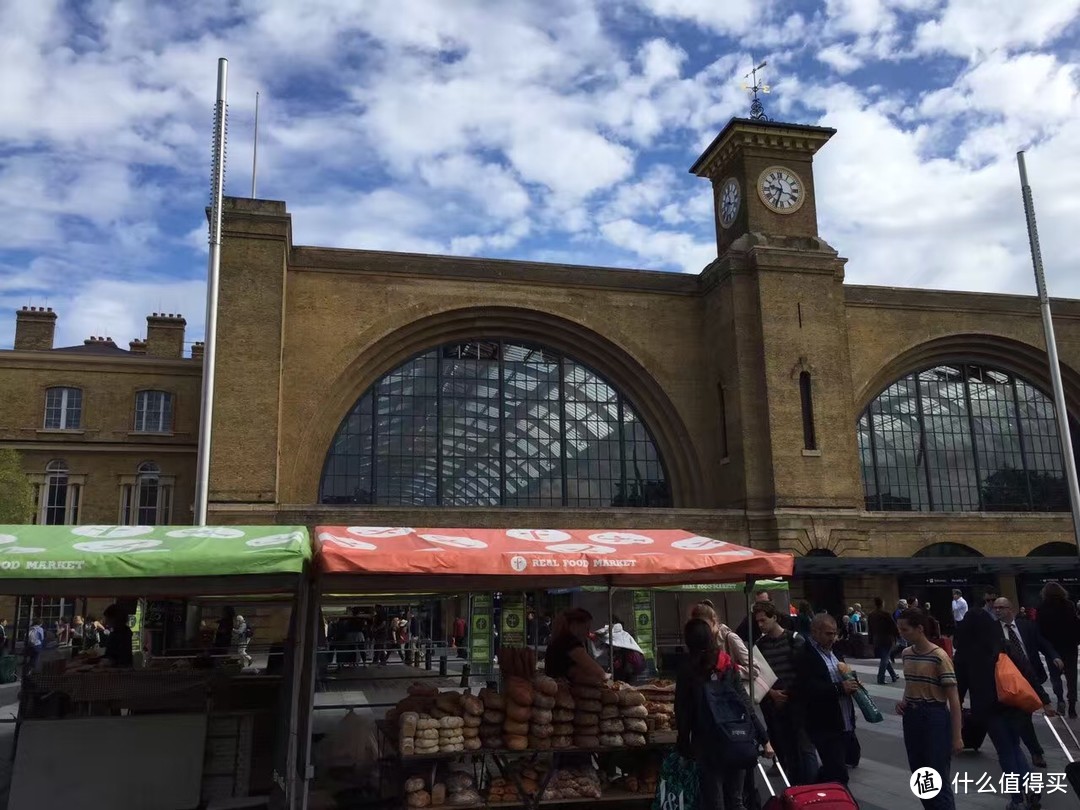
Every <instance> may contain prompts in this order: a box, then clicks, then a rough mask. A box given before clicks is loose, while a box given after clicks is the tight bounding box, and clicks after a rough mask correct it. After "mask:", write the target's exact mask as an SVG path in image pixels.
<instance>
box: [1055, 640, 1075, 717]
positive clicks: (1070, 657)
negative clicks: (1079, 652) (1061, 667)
mask: <svg viewBox="0 0 1080 810" xmlns="http://www.w3.org/2000/svg"><path fill="white" fill-rule="evenodd" d="M1058 655H1060V656H1061V660H1062V661H1064V662H1065V671H1064V672H1058V671H1057V667H1055V666H1054V662H1053V661H1050V662H1048V663H1049V667H1050V685H1051V686H1053V687H1054V697H1056V698H1057V699H1058V700H1059V701H1060V700H1061V699H1062V694H1065V695H1066V696H1067V697H1068V700H1069V705H1070V706H1075V705H1076V645H1075V644H1073V645H1069V646H1066V647H1065V648H1064V649H1062V650H1058ZM1062 677H1064V678H1065V688H1064V689H1062V686H1061V679H1062Z"/></svg>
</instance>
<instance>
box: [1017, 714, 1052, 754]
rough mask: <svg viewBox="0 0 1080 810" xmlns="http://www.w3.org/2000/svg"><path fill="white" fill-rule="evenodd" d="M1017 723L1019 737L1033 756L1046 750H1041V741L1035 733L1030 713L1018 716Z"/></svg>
mask: <svg viewBox="0 0 1080 810" xmlns="http://www.w3.org/2000/svg"><path fill="white" fill-rule="evenodd" d="M1019 723H1020V729H1019V730H1020V739H1021V740H1023V741H1024V747H1025V748H1026V749H1027V750H1028V751H1030V752H1031V755H1032V756H1033V757H1041V756H1042V755H1043V754H1044V753H1046V752H1045V751H1043V747H1042V743H1041V742H1039V738H1038V736H1036V734H1035V723H1034V721H1033V720H1032V719H1031V715H1030V714H1025V715H1024V716H1023V717H1022V718H1020V720H1019Z"/></svg>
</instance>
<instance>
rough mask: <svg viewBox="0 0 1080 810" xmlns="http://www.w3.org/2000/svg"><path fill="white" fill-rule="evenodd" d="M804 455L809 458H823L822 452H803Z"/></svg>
mask: <svg viewBox="0 0 1080 810" xmlns="http://www.w3.org/2000/svg"><path fill="white" fill-rule="evenodd" d="M802 454H803V455H804V456H806V457H807V458H821V451H820V450H803V451H802Z"/></svg>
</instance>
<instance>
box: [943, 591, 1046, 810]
mask: <svg viewBox="0 0 1080 810" xmlns="http://www.w3.org/2000/svg"><path fill="white" fill-rule="evenodd" d="M995 601H996V600H995ZM959 629H960V631H962V638H963V642H962V646H960V648H959V653H960V654H958V655H957V656H956V659H955V664H956V675H957V680H958V684H959V687H960V691H961V694H963V693H964V692H967V693H968V695H969V696H970V699H971V714H972V715H973V716H974V717H977V718H979V719H980V720H981V721H983V722H985V723H986V732H987V734H988V735H989V737H990V741H991V742H992V743H993V745H994V749H995V750H996V751H997V755H998V763H999V764H1000V766H1001V770H1002V772H1003V773H1008V774H1016V775H1017V776H1018V780H1017V783H1018V784H1017V787H1016V789H1015V790H1014V791H1012V794H1011V795H1010V796H1009V800H1010V804H1009V808H1010V810H1037V808H1038V807H1039V798H1040V797H1039V794H1038V793H1035V792H1032V793H1028V794H1026V795H1025V794H1024V791H1023V786H1024V785H1026V784H1027V783H1028V776H1029V774H1030V772H1031V768H1030V766H1029V764H1028V760H1027V757H1025V756H1024V752H1023V750H1021V746H1020V742H1021V729H1022V728H1023V726H1024V723H1025V721H1026V722H1027V723H1030V722H1031V715H1029V714H1027V712H1024V711H1022V710H1020V709H1015V708H1012V707H1011V706H1006V705H1004V704H1002V703H1000V702H999V701H998V698H997V678H996V675H995V667H996V664H997V660H998V656H999V655H1000V654H1001V653H1005V654H1007V655H1008V656H1009V657H1010V658H1011V659H1012V661H1013V663H1014V664H1015V665H1016V667H1017V669H1019V670H1020V672H1021V673H1022V674H1023V675H1024V677H1025V678H1027V680H1028V681H1029V682H1030V683H1031V685H1032V688H1033V689H1034V690H1035V692H1036V694H1038V696H1039V698H1040V699H1041V700H1042V701H1043V710H1044V711H1045V712H1046V714H1047V715H1049V716H1053V715H1054V714H1055V712H1054V710H1053V708H1052V707H1051V706H1050V698H1049V696H1048V695H1047V694H1046V691H1045V690H1044V689H1043V688H1042V686H1041V684H1040V683H1039V682H1038V681H1036V675H1035V671H1034V667H1033V666H1032V663H1031V661H1030V659H1029V658H1028V657H1027V656H1026V655H1025V654H1023V653H1022V652H1021V650H1020V648H1019V645H1018V644H1017V643H1015V642H1013V641H1012V640H1011V639H1010V638H1009V637H1007V635H1006V630H1005V628H1004V627H1003V626H1002V623H1001V622H1000V621H997V620H996V619H995V618H993V617H991V616H990V614H989V613H987V612H986V611H985V610H969V611H968V614H967V616H965V617H964V621H962V622H961V623H960V628H959ZM1017 629H1018V628H1017ZM1017 635H1019V633H1018V632H1017Z"/></svg>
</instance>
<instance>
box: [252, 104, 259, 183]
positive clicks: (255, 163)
mask: <svg viewBox="0 0 1080 810" xmlns="http://www.w3.org/2000/svg"><path fill="white" fill-rule="evenodd" d="M258 167H259V93H258V91H256V92H255V140H254V143H253V145H252V147H251V199H253V200H254V199H255V172H256V170H257V169H258Z"/></svg>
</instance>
